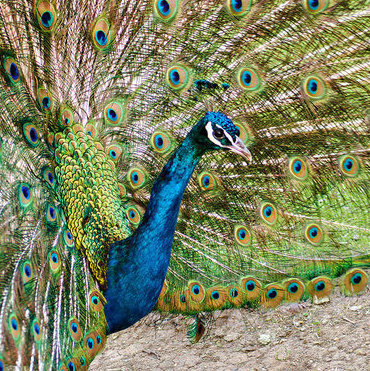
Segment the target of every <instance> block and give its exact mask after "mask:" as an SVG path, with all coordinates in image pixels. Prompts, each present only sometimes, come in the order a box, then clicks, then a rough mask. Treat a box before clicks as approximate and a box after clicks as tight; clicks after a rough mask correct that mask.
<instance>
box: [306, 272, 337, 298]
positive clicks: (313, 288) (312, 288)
mask: <svg viewBox="0 0 370 371" xmlns="http://www.w3.org/2000/svg"><path fill="white" fill-rule="evenodd" d="M333 287H334V285H333V283H332V281H331V280H330V279H329V278H327V277H324V276H321V277H316V278H314V279H313V280H311V281H310V282H309V283H308V285H307V289H308V291H309V293H310V294H311V296H312V297H317V298H319V299H321V298H324V297H327V296H329V295H330V293H331V291H332V290H333Z"/></svg>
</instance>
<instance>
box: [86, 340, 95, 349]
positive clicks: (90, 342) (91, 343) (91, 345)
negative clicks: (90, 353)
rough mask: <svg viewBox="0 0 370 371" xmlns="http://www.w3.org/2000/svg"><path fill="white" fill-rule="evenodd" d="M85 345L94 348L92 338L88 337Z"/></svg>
mask: <svg viewBox="0 0 370 371" xmlns="http://www.w3.org/2000/svg"><path fill="white" fill-rule="evenodd" d="M87 346H88V347H89V348H90V349H92V348H94V340H93V339H91V338H88V339H87Z"/></svg>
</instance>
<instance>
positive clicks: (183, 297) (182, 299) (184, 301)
mask: <svg viewBox="0 0 370 371" xmlns="http://www.w3.org/2000/svg"><path fill="white" fill-rule="evenodd" d="M179 300H180V302H181V303H186V297H185V295H180V297H179Z"/></svg>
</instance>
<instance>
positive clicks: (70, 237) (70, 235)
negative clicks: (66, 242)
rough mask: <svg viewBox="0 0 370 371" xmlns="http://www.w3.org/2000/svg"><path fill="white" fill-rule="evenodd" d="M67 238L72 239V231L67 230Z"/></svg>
mask: <svg viewBox="0 0 370 371" xmlns="http://www.w3.org/2000/svg"><path fill="white" fill-rule="evenodd" d="M67 238H68V239H70V240H72V239H73V236H72V233H71V232H69V231H68V232H67Z"/></svg>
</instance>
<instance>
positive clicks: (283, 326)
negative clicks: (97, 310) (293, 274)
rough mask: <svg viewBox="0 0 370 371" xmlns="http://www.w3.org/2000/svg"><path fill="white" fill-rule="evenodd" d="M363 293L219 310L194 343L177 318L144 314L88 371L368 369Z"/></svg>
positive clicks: (368, 296) (368, 310)
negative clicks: (318, 300) (317, 302)
mask: <svg viewBox="0 0 370 371" xmlns="http://www.w3.org/2000/svg"><path fill="white" fill-rule="evenodd" d="M369 314H370V293H369V290H368V291H367V292H366V293H365V294H363V295H361V296H358V297H343V296H341V295H340V294H339V293H335V294H334V295H333V296H332V298H331V301H330V302H329V303H326V304H322V305H313V304H311V303H309V302H306V303H301V304H295V305H289V306H281V307H279V308H277V309H276V310H273V311H265V310H262V309H259V310H256V309H255V310H251V309H242V310H226V311H222V312H221V311H219V312H216V313H215V314H214V319H215V321H214V323H213V324H212V326H211V327H210V328H209V330H208V332H207V334H206V336H205V337H204V338H203V339H202V340H201V341H200V342H199V343H197V344H191V343H190V342H189V341H188V339H187V337H186V331H187V326H186V319H185V318H183V317H182V316H179V317H174V318H170V319H168V318H167V319H161V318H160V317H159V315H158V314H154V313H153V314H151V315H150V316H148V317H146V318H145V319H144V320H142V321H141V322H140V323H138V324H136V325H134V326H132V327H131V328H130V329H128V330H125V331H122V332H120V333H116V334H113V335H112V336H110V337H109V338H108V342H107V347H106V349H105V350H104V352H103V353H102V354H100V355H99V356H98V357H97V358H96V359H95V360H94V362H93V363H92V365H91V366H90V369H91V370H106V371H108V370H180V371H181V370H284V371H285V370H295V371H296V370H317V371H319V370H325V371H326V370H338V371H339V370H351V371H352V370H370V351H369V349H370V347H369V345H370V332H369V318H370V316H369Z"/></svg>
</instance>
